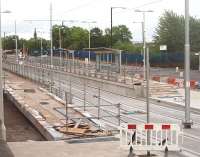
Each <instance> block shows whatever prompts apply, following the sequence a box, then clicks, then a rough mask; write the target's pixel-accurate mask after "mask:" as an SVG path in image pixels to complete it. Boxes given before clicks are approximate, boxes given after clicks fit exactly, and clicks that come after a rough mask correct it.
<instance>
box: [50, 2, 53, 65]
mask: <svg viewBox="0 0 200 157" xmlns="http://www.w3.org/2000/svg"><path fill="white" fill-rule="evenodd" d="M50 41H51V67H52V66H53V33H52V3H50Z"/></svg>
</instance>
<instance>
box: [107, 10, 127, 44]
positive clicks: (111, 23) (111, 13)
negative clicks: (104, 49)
mask: <svg viewBox="0 0 200 157" xmlns="http://www.w3.org/2000/svg"><path fill="white" fill-rule="evenodd" d="M113 9H126V8H125V7H111V8H110V48H112V28H113Z"/></svg>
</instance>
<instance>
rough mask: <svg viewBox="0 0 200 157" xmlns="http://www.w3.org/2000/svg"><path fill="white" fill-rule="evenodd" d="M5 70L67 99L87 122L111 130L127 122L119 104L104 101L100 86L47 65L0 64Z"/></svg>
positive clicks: (124, 110)
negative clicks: (99, 123) (87, 115)
mask: <svg viewBox="0 0 200 157" xmlns="http://www.w3.org/2000/svg"><path fill="white" fill-rule="evenodd" d="M3 67H4V69H5V70H7V71H10V72H13V73H15V74H17V75H19V76H21V77H24V78H26V79H30V80H32V81H34V82H35V83H37V84H38V85H40V86H42V87H43V88H45V89H46V90H48V91H49V92H51V93H53V94H54V95H56V96H57V97H59V98H60V99H62V100H63V101H65V100H66V92H67V93H69V95H70V98H71V100H70V103H71V104H72V106H73V107H74V108H79V109H80V110H82V111H83V112H84V111H87V112H89V113H90V114H91V115H92V116H91V117H90V118H91V119H92V118H93V119H98V120H99V121H102V122H103V123H106V124H112V126H120V124H121V122H124V123H125V122H127V121H126V120H125V119H127V117H126V115H124V114H122V112H130V111H131V110H130V109H129V110H126V108H127V107H126V108H125V107H124V105H123V104H121V103H119V102H115V101H114V102H112V101H110V100H107V99H106V98H105V97H104V95H105V94H106V92H108V91H105V90H103V89H101V85H97V86H92V85H88V84H87V81H86V79H82V80H78V79H76V77H73V76H72V75H69V74H68V73H66V72H65V71H59V70H56V69H51V68H50V67H47V65H42V66H40V65H39V64H35V63H34V64H30V62H28V63H27V62H24V63H23V64H17V63H14V62H13V61H11V60H9V61H8V60H7V61H5V62H4V63H3Z"/></svg>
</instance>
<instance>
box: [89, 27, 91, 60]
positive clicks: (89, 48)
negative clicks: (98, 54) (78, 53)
mask: <svg viewBox="0 0 200 157" xmlns="http://www.w3.org/2000/svg"><path fill="white" fill-rule="evenodd" d="M90 47H91V45H90V27H89V64H90Z"/></svg>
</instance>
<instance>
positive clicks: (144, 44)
mask: <svg viewBox="0 0 200 157" xmlns="http://www.w3.org/2000/svg"><path fill="white" fill-rule="evenodd" d="M133 23H140V24H141V26H142V42H143V76H144V78H145V76H146V73H145V69H146V68H145V64H146V63H145V51H144V50H145V49H144V47H146V43H145V33H144V32H145V30H144V21H142V22H133Z"/></svg>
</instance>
